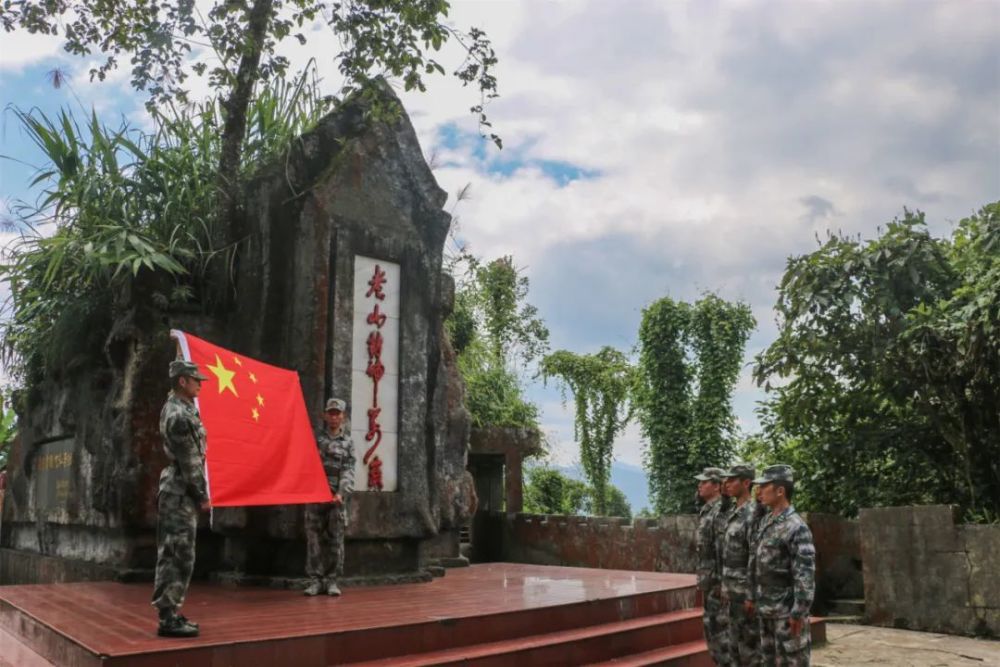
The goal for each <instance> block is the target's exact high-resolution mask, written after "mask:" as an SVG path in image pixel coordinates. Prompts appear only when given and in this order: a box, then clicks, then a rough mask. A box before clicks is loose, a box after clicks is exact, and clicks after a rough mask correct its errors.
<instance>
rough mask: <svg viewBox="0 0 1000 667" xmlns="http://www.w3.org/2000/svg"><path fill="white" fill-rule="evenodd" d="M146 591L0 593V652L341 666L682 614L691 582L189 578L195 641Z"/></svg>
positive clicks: (517, 567)
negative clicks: (241, 583)
mask: <svg viewBox="0 0 1000 667" xmlns="http://www.w3.org/2000/svg"><path fill="white" fill-rule="evenodd" d="M151 592H152V585H151V584H119V583H113V582H81V583H69V584H45V585H29V586H5V587H0V629H2V632H0V649H4V650H3V651H0V654H3V655H6V649H7V648H11V647H12V648H13V649H14V650H20V651H22V652H24V651H28V650H30V651H33V652H36V653H37V654H38V655H39V656H43V657H44V658H45V659H47V660H48V661H50V662H52V663H54V664H69V665H74V666H75V665H80V666H81V667H82V666H84V665H91V664H93V665H98V664H100V665H108V664H121V665H124V664H128V665H140V664H141V665H157V666H165V665H184V666H185V667H196V666H197V665H211V666H213V667H214V666H216V665H229V664H284V665H289V667H291V666H293V665H294V666H296V667H297V666H298V665H310V664H340V663H341V662H350V661H354V660H364V659H375V658H382V657H385V656H387V655H388V656H391V655H400V654H402V653H408V652H410V651H411V649H419V650H434V649H435V648H436V647H437V646H438V645H441V646H444V645H446V644H447V643H448V642H455V641H458V642H460V643H462V644H472V643H477V642H483V641H495V639H496V638H502V637H503V636H505V635H513V634H516V633H517V632H520V631H522V626H523V630H530V629H531V628H532V627H534V628H536V630H535V631H536V632H537V629H538V628H541V627H543V626H545V625H546V624H551V625H552V627H553V629H554V630H559V629H563V628H567V627H573V625H574V624H576V623H581V624H582V623H584V622H593V621H594V620H595V619H596V620H598V621H600V620H601V619H603V618H605V617H606V618H607V620H608V621H613V620H617V619H618V618H622V617H628V616H632V615H635V614H638V613H647V611H648V613H654V612H665V611H670V610H671V609H682V608H690V607H692V606H693V602H694V576H693V575H686V574H672V573H656V572H630V571H618V570H597V569H586V568H569V567H549V566H538V565H521V564H511V563H496V564H482V565H473V566H471V567H468V568H459V569H453V570H449V571H448V573H447V575H446V576H444V577H442V578H438V579H435V580H433V581H431V582H429V583H418V584H402V585H391V586H377V587H370V588H368V587H363V588H348V589H345V591H344V595H343V596H342V597H339V598H331V597H325V596H318V597H314V598H308V597H305V596H303V595H302V594H301V592H299V591H290V590H272V589H262V588H230V587H224V586H221V585H212V584H202V583H195V584H194V585H193V586H192V587H191V590H190V591H189V594H188V599H187V603H186V604H185V605H184V608H183V610H182V611H183V613H184V614H185V615H186V616H188V617H189V618H191V619H192V620H194V621H197V622H198V623H199V624H200V625H201V636H200V637H197V638H194V639H163V638H159V637H157V636H156V614H155V610H154V609H153V608H152V607H151V606H150V604H149V600H150V595H151ZM626 607H627V609H626ZM585 617H586V618H585ZM18 644H20V646H18ZM404 644H405V645H406V646H404ZM25 655H27V654H25ZM140 658H141V659H140ZM25 659H26V660H27V659H28V658H25ZM14 664H19V663H14ZM38 664H40V665H44V664H46V663H45V662H39V663H38Z"/></svg>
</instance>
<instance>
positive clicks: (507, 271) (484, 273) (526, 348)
mask: <svg viewBox="0 0 1000 667" xmlns="http://www.w3.org/2000/svg"><path fill="white" fill-rule="evenodd" d="M456 266H465V267H466V271H465V273H464V274H463V275H460V276H458V277H457V278H458V281H457V282H458V286H457V290H456V296H455V309H454V311H453V312H452V315H451V317H450V318H449V319H448V322H447V323H446V326H447V329H448V332H449V335H450V336H451V340H452V344H453V345H454V347H455V351H456V352H457V353H458V367H459V371H460V372H461V373H462V378H463V379H464V380H465V383H466V390H467V391H466V402H467V407H468V408H469V412H470V414H471V416H472V423H473V425H474V426H477V427H486V426H516V427H531V428H537V427H538V408H537V407H536V406H535V405H534V404H532V403H530V402H529V401H527V400H526V399H525V397H524V375H525V373H526V372H527V369H528V368H529V367H530V366H531V365H532V364H534V363H535V362H536V361H537V360H538V359H539V358H540V357H541V356H542V355H543V354H544V353H545V351H546V350H547V349H548V341H549V330H548V329H547V328H546V327H545V323H544V322H543V321H542V319H541V318H540V317H539V316H538V310H537V308H535V306H533V305H531V304H530V303H528V301H527V298H528V289H529V282H528V278H527V276H524V275H521V273H520V272H519V271H518V269H517V267H516V266H515V264H514V259H513V257H510V256H505V257H500V258H498V259H495V260H493V261H490V262H486V263H483V262H481V261H479V260H478V259H477V258H475V257H473V256H471V255H469V254H467V253H465V254H463V255H462V257H461V260H460V261H459V262H457V263H456ZM453 270H454V269H453Z"/></svg>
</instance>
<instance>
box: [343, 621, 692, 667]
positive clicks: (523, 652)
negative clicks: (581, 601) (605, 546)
mask: <svg viewBox="0 0 1000 667" xmlns="http://www.w3.org/2000/svg"><path fill="white" fill-rule="evenodd" d="M701 627H702V623H701V610H700V609H686V610H682V611H672V612H667V613H661V614H653V615H649V616H643V617H640V618H634V619H631V620H627V621H617V622H613V623H602V624H599V625H591V626H587V627H582V628H575V629H572V630H562V631H559V632H549V633H544V634H537V635H529V636H525V637H519V638H516V639H508V640H505V641H499V642H492V643H488V644H479V645H475V646H466V647H459V648H452V649H445V650H441V651H433V652H427V653H420V654H412V655H403V656H396V657H392V658H386V659H382V660H373V661H366V662H359V663H352V664H351V667H387V666H388V665H392V666H393V667H421V666H423V665H454V664H461V665H478V666H480V667H488V666H490V665H497V666H501V665H511V664H515V663H516V664H517V665H518V667H529V666H530V665H552V664H583V663H585V662H588V661H592V660H595V659H597V660H606V659H610V658H614V657H616V656H626V655H631V654H634V653H642V652H645V651H648V650H651V649H652V648H654V647H662V646H663V645H674V644H686V643H689V642H692V641H693V640H695V639H696V638H698V637H700V635H701V631H702V630H701ZM678 664H680V663H678ZM691 664H692V665H693V664H696V663H691Z"/></svg>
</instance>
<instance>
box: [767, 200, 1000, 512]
mask: <svg viewBox="0 0 1000 667" xmlns="http://www.w3.org/2000/svg"><path fill="white" fill-rule="evenodd" d="M998 212H1000V205H998V204H997V203H994V204H990V205H988V206H986V207H984V208H983V209H982V210H981V211H980V212H979V214H978V215H976V216H972V217H970V218H968V219H966V220H963V221H962V222H961V223H959V225H958V227H957V229H956V230H955V232H954V234H953V236H952V238H951V239H950V240H945V239H936V238H934V237H932V236H931V235H930V233H929V232H928V230H927V228H926V223H925V220H924V216H923V214H920V213H913V212H910V211H905V213H904V216H903V218H902V219H897V220H894V221H893V222H891V223H890V224H889V225H888V226H887V227H886V229H885V230H884V232H882V233H881V234H880V235H879V236H878V237H877V238H875V239H872V240H868V241H863V240H861V239H860V238H850V237H846V236H842V235H839V236H831V237H830V238H829V239H828V240H827V241H826V242H825V243H823V244H822V246H821V247H820V248H819V249H818V250H816V251H815V252H813V253H810V254H807V255H803V256H800V257H793V258H791V259H790V260H789V262H788V267H787V269H786V272H785V275H784V277H783V279H782V282H781V284H780V287H779V299H778V304H777V306H776V310H777V312H778V315H779V321H778V323H779V335H778V339H777V340H776V341H775V342H774V343H773V344H772V345H771V346H770V347H769V348H768V349H767V350H766V351H764V352H763V353H761V354H760V355H759V356H758V358H757V365H756V368H755V377H756V378H757V381H758V383H760V384H762V385H764V386H765V387H766V388H767V389H768V391H769V394H770V398H769V399H768V400H767V401H766V402H765V404H764V405H763V409H762V413H761V419H762V424H763V426H764V432H763V434H762V435H763V438H764V440H765V441H766V443H767V446H768V447H770V448H772V450H773V451H774V452H775V453H776V454H780V455H781V456H782V457H786V458H787V459H788V460H789V461H790V462H793V463H794V464H797V465H798V466H799V468H800V470H799V473H800V476H801V478H802V480H803V487H804V490H805V494H804V497H803V499H802V501H799V500H798V499H797V501H796V504H798V505H803V504H804V502H808V504H809V505H811V506H812V508H814V509H822V510H826V511H830V510H834V511H840V512H843V513H845V514H849V515H850V514H853V513H855V512H856V511H857V509H858V508H859V507H866V506H874V505H883V504H906V503H924V502H947V503H956V504H959V505H961V506H963V507H965V508H967V509H970V510H972V511H975V510H980V509H985V510H989V511H992V512H996V510H997V508H1000V470H998V461H1000V414H998V410H997V405H1000V326H998V323H1000V260H998V256H1000V215H998ZM776 378H778V379H781V380H782V382H783V383H782V384H779V385H777V386H774V385H772V381H773V380H774V379H776Z"/></svg>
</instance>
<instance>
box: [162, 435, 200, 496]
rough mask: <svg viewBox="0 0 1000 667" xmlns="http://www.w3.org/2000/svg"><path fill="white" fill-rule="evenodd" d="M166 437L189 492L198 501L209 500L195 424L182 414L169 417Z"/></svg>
mask: <svg viewBox="0 0 1000 667" xmlns="http://www.w3.org/2000/svg"><path fill="white" fill-rule="evenodd" d="M165 426H166V428H165V433H164V435H165V436H166V437H165V438H164V439H165V440H166V443H167V447H169V448H170V453H171V454H172V455H173V457H174V461H175V462H176V463H177V468H178V470H180V472H181V477H182V478H183V479H184V483H185V485H186V486H187V491H188V494H189V495H190V496H191V497H192V498H194V499H195V500H196V501H198V503H201V504H203V503H206V502H208V484H207V482H206V481H205V462H204V460H203V459H202V458H201V454H200V449H199V442H198V434H197V432H196V431H195V429H194V424H192V423H191V421H190V420H189V419H185V418H184V417H183V416H180V415H171V416H170V417H167V420H166V425H165Z"/></svg>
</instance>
